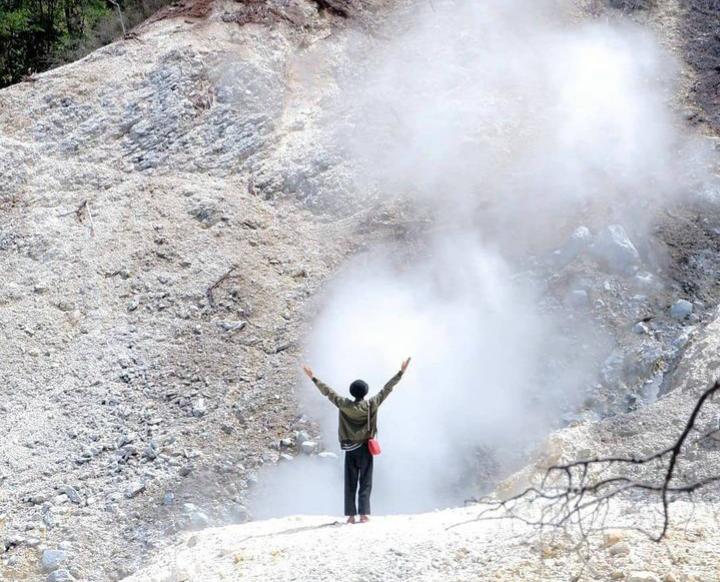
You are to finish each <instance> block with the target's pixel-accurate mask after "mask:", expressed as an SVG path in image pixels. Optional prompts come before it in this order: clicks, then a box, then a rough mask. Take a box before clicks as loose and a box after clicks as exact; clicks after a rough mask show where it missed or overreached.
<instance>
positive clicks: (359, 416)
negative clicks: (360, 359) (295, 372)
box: [303, 358, 410, 523]
mask: <svg viewBox="0 0 720 582" xmlns="http://www.w3.org/2000/svg"><path fill="white" fill-rule="evenodd" d="M409 365H410V358H407V359H406V360H405V361H404V362H403V363H402V364H401V366H400V371H399V372H398V373H397V374H395V375H394V376H393V377H392V378H390V380H388V382H387V383H386V384H385V386H383V389H382V390H380V392H378V393H377V394H376V395H375V396H373V397H372V398H368V399H366V398H365V397H366V396H367V393H368V385H367V383H366V382H364V381H363V380H355V381H354V382H353V383H352V384H350V395H351V396H352V399H350V398H346V397H344V396H340V395H339V394H338V393H337V392H335V391H334V390H333V389H332V388H330V386H328V385H327V384H325V383H323V382H321V381H320V380H318V379H317V378H316V377H315V374H314V373H313V371H312V369H311V368H310V367H309V366H303V370H304V372H305V374H307V376H308V378H310V379H311V380H312V381H313V384H315V386H317V388H318V390H320V392H321V393H322V394H323V395H324V396H326V397H327V399H328V400H329V401H330V402H332V403H333V404H334V405H335V406H337V408H338V438H339V439H340V448H342V450H343V451H345V515H346V517H347V518H348V519H347V523H355V516H356V515H360V523H365V522H367V521H369V520H370V518H369V515H370V493H371V492H372V479H373V455H376V454H379V452H380V448H379V445H378V444H377V441H375V435H376V433H377V413H378V408H379V407H380V405H381V404H382V403H383V402H384V400H385V399H386V398H387V397H388V396H389V395H390V392H392V390H393V388H395V385H396V384H397V383H398V382H399V381H400V379H401V378H402V377H403V374H404V373H405V370H407V367H408V366H409ZM358 485H359V489H358ZM356 498H357V504H356Z"/></svg>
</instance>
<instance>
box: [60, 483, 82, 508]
mask: <svg viewBox="0 0 720 582" xmlns="http://www.w3.org/2000/svg"><path fill="white" fill-rule="evenodd" d="M61 490H62V492H63V493H65V495H67V498H68V499H69V500H70V501H71V502H72V503H75V504H77V505H80V504H81V503H82V496H81V495H80V494H79V493H78V492H77V489H75V488H74V487H71V486H70V485H63V486H62V487H61Z"/></svg>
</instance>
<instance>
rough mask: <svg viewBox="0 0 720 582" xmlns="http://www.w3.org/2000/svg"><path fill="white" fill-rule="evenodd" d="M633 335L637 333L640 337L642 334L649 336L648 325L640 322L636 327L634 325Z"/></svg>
mask: <svg viewBox="0 0 720 582" xmlns="http://www.w3.org/2000/svg"><path fill="white" fill-rule="evenodd" d="M632 330H633V333H636V334H638V335H642V334H649V333H650V328H649V327H648V325H647V323H645V322H644V321H638V322H637V323H636V324H635V325H633V328H632Z"/></svg>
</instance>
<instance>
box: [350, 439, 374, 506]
mask: <svg viewBox="0 0 720 582" xmlns="http://www.w3.org/2000/svg"><path fill="white" fill-rule="evenodd" d="M372 475H373V456H372V455H371V454H370V451H369V450H368V446H367V443H363V445H362V446H361V447H360V448H358V449H355V450H354V451H346V452H345V515H347V516H350V515H358V514H359V515H370V492H371V491H372ZM358 481H360V493H359V494H358V505H359V507H357V508H356V506H355V494H356V493H357V490H358ZM357 509H360V511H359V512H358V511H357Z"/></svg>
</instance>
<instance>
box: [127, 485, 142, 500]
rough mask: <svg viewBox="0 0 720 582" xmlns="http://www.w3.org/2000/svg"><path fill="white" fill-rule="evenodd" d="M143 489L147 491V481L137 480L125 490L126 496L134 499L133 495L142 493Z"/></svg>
mask: <svg viewBox="0 0 720 582" xmlns="http://www.w3.org/2000/svg"><path fill="white" fill-rule="evenodd" d="M143 491H145V483H143V482H142V481H135V482H133V483H131V484H130V486H129V487H128V488H127V489H126V490H125V497H127V498H128V499H132V498H133V497H137V496H138V495H140V493H142V492H143Z"/></svg>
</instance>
